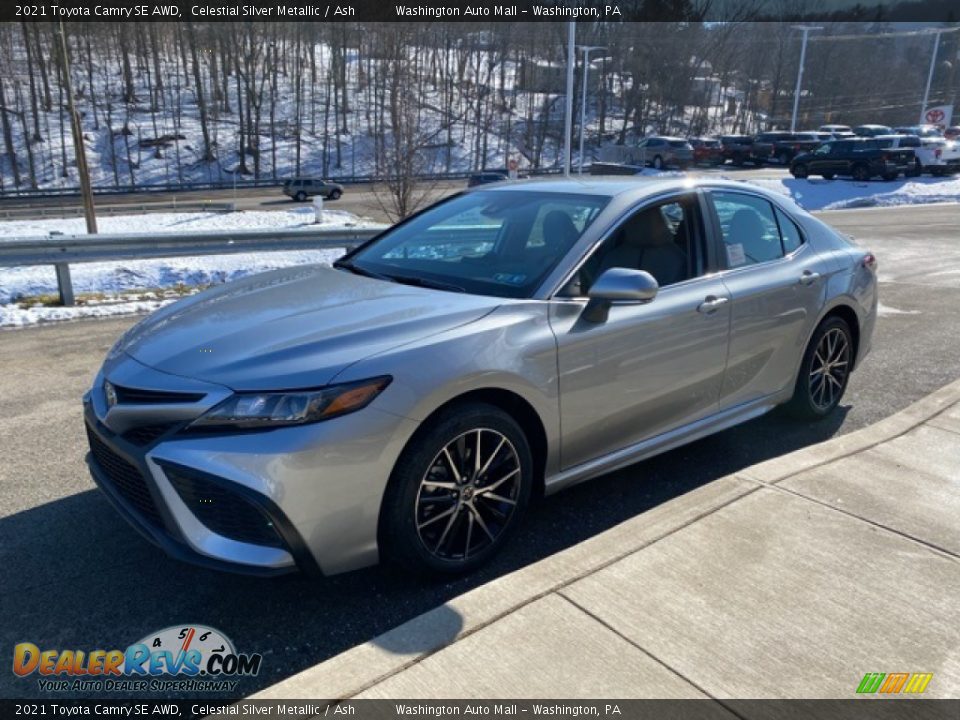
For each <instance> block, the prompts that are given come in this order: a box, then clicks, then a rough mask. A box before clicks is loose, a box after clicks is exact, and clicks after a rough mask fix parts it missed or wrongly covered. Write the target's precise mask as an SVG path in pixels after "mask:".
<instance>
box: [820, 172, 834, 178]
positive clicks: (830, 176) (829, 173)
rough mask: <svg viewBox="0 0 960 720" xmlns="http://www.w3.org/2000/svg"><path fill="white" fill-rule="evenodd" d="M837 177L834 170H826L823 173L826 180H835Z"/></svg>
mask: <svg viewBox="0 0 960 720" xmlns="http://www.w3.org/2000/svg"><path fill="white" fill-rule="evenodd" d="M835 177H836V175H834V174H833V173H832V172H825V173H823V179H824V180H833V179H834V178H835Z"/></svg>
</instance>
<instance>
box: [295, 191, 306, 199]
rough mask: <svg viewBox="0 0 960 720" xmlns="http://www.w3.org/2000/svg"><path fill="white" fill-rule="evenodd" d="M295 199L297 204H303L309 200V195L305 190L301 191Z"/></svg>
mask: <svg viewBox="0 0 960 720" xmlns="http://www.w3.org/2000/svg"><path fill="white" fill-rule="evenodd" d="M294 199H295V200H296V201H297V202H303V201H304V200H306V199H307V194H306V193H305V192H304V191H303V190H301V191H300V192H298V193H297V194H296V195H294Z"/></svg>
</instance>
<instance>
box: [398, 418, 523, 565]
mask: <svg viewBox="0 0 960 720" xmlns="http://www.w3.org/2000/svg"><path fill="white" fill-rule="evenodd" d="M532 487H533V458H532V455H531V452H530V445H529V443H528V442H527V438H526V436H525V435H524V432H523V430H522V429H521V428H520V426H519V425H518V424H517V422H516V421H515V420H514V419H513V418H512V417H511V416H510V415H508V414H507V413H505V412H503V411H502V410H500V409H499V408H496V407H494V406H492V405H487V404H485V403H469V404H465V405H459V406H455V407H452V408H450V409H449V410H447V411H444V412H443V413H442V414H441V415H439V416H438V417H437V418H436V419H435V420H434V421H432V422H431V423H430V424H429V425H427V426H424V427H423V428H422V429H421V430H420V431H419V432H418V433H417V435H416V436H415V437H414V439H413V440H412V441H411V442H410V444H409V445H408V447H407V448H406V449H405V450H404V452H403V454H402V455H401V456H400V459H399V460H398V461H397V465H396V467H395V468H394V471H393V475H392V476H391V478H390V482H389V484H388V486H387V492H386V493H385V494H384V498H383V505H382V507H381V511H380V532H379V545H380V550H381V553H382V555H383V556H384V557H385V559H387V560H388V561H391V562H393V563H396V564H399V565H401V566H403V567H405V568H407V569H410V570H413V571H418V572H423V571H429V572H440V573H464V572H469V571H471V570H474V569H476V568H477V567H479V566H480V565H483V564H484V563H485V562H487V561H488V560H489V559H490V558H491V557H493V556H494V555H495V554H496V553H497V552H498V551H499V550H500V548H501V547H503V545H504V544H505V543H506V542H507V540H508V539H509V537H510V536H511V535H512V534H513V532H514V531H515V529H516V527H517V525H518V524H519V522H520V519H521V517H522V516H523V513H524V511H525V510H526V506H527V504H528V502H529V500H530V493H531V489H532Z"/></svg>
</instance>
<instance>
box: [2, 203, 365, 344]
mask: <svg viewBox="0 0 960 720" xmlns="http://www.w3.org/2000/svg"><path fill="white" fill-rule="evenodd" d="M313 219H314V214H313V209H312V208H296V209H292V210H287V211H262V212H260V211H257V212H236V213H224V214H211V213H154V214H144V215H126V216H115V217H105V218H102V219H101V220H100V227H99V229H100V231H101V232H103V233H110V232H118V231H121V230H122V231H124V232H145V231H148V230H149V231H152V232H158V231H169V232H180V231H184V230H218V229H255V228H291V227H301V226H303V227H305V226H308V225H313ZM323 225H324V226H329V227H347V226H368V225H374V224H373V223H369V222H365V221H361V220H359V219H358V218H357V217H356V216H355V215H353V214H351V213H348V212H345V211H342V210H326V211H324V223H323ZM54 230H56V231H60V232H63V233H65V234H74V233H75V234H84V231H85V225H84V221H83V219H82V218H69V219H66V220H52V219H45V220H22V221H21V220H18V221H11V222H5V223H0V242H3V240H4V238H12V237H23V236H36V235H45V234H46V233H49V232H51V231H54ZM342 254H343V253H342V251H340V250H335V249H333V250H331V249H324V250H294V251H284V252H259V253H243V254H234V255H210V256H204V257H188V258H157V259H150V260H124V261H115V262H101V263H77V264H74V265H71V266H70V273H71V276H72V279H73V290H74V293H75V294H76V295H77V297H78V298H80V299H82V300H83V301H84V304H82V305H78V306H76V307H69V308H67V307H46V306H44V305H41V304H33V303H31V302H30V301H29V298H32V297H34V298H35V297H36V296H39V295H54V294H56V293H57V278H56V274H55V272H54V269H53V267H51V266H36V267H14V268H0V327H10V326H13V327H22V326H25V325H34V324H37V323H42V322H50V321H55V320H72V319H75V318H81V317H105V316H110V315H122V314H131V313H142V312H152V311H153V310H156V309H157V308H159V307H161V306H163V305H165V304H167V303H170V302H173V301H174V300H175V299H176V297H177V296H179V295H180V294H183V293H184V292H191V291H192V289H193V288H196V287H198V286H200V287H202V286H206V285H209V284H213V283H222V282H229V281H231V280H236V279H237V278H242V277H245V276H247V275H252V274H254V273H258V272H264V271H267V270H273V269H275V268H282V267H288V266H291V265H304V264H309V263H331V262H333V261H334V260H336V259H337V258H338V257H339V256H340V255H342ZM89 293H96V294H97V295H96V296H89V295H88V296H87V297H84V295H85V294H89Z"/></svg>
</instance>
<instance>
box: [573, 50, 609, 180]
mask: <svg viewBox="0 0 960 720" xmlns="http://www.w3.org/2000/svg"><path fill="white" fill-rule="evenodd" d="M578 47H579V48H580V49H581V50H583V90H582V92H581V96H582V97H581V102H580V163H579V167H578V169H577V174H578V175H583V135H584V128H585V126H586V123H587V77H588V73H589V71H590V53H591V52H593V51H594V50H606V48H605V47H603V46H601V45H579V46H578Z"/></svg>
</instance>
